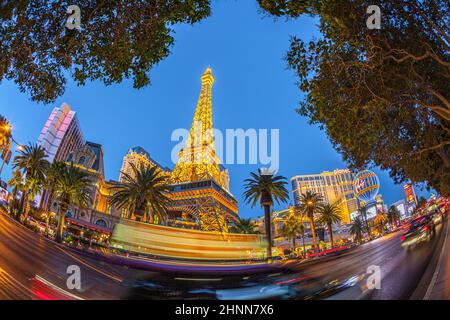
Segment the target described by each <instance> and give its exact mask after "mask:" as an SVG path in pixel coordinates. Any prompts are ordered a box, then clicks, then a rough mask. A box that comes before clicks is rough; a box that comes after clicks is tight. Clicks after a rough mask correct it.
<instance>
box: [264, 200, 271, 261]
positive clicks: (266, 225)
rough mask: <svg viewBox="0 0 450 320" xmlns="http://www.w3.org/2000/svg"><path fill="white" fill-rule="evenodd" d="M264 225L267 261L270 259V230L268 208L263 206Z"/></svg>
mask: <svg viewBox="0 0 450 320" xmlns="http://www.w3.org/2000/svg"><path fill="white" fill-rule="evenodd" d="M264 225H265V229H266V239H267V259H268V260H270V259H272V229H271V227H270V206H269V205H264Z"/></svg>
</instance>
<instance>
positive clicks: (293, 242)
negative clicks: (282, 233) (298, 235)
mask: <svg viewBox="0 0 450 320" xmlns="http://www.w3.org/2000/svg"><path fill="white" fill-rule="evenodd" d="M292 246H293V249H294V251H295V237H293V238H292Z"/></svg>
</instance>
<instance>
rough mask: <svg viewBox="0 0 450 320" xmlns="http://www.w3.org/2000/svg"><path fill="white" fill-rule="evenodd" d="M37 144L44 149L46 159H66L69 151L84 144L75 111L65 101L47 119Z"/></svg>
mask: <svg viewBox="0 0 450 320" xmlns="http://www.w3.org/2000/svg"><path fill="white" fill-rule="evenodd" d="M37 144H38V145H39V146H41V147H43V148H44V149H45V151H46V152H47V155H48V161H50V162H53V161H66V160H67V157H68V156H69V154H70V152H72V151H74V150H76V149H78V148H80V147H82V146H83V145H84V144H85V140H84V137H83V133H82V132H81V128H80V124H79V122H78V118H77V115H76V113H75V111H72V110H71V109H70V107H69V105H67V104H66V103H63V104H62V105H61V107H59V108H58V107H56V108H54V109H53V112H52V113H51V114H50V117H49V118H48V119H47V122H46V123H45V126H44V128H43V129H42V131H41V134H40V135H39V139H38V141H37Z"/></svg>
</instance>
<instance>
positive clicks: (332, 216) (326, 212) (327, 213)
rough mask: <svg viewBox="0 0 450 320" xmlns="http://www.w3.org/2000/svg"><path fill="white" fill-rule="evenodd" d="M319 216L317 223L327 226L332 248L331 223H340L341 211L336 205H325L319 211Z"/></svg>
mask: <svg viewBox="0 0 450 320" xmlns="http://www.w3.org/2000/svg"><path fill="white" fill-rule="evenodd" d="M319 213H320V215H319V218H318V219H317V222H318V223H320V224H323V225H325V226H327V228H328V234H329V235H330V241H331V247H332V248H333V246H334V241H333V223H338V222H340V221H341V209H340V208H339V206H338V204H337V203H333V204H331V205H330V204H325V205H324V206H323V207H322V208H321V210H320V211H319Z"/></svg>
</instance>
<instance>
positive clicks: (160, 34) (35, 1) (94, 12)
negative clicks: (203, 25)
mask: <svg viewBox="0 0 450 320" xmlns="http://www.w3.org/2000/svg"><path fill="white" fill-rule="evenodd" d="M70 5H78V6H79V7H80V9H81V29H79V30H77V29H74V30H69V29H68V28H66V22H67V19H68V18H69V16H70V14H68V13H67V12H66V11H67V8H68V6H70ZM209 15H210V0H118V1H111V0H104V1H101V0H77V1H71V0H68V1H57V0H28V1H27V0H20V1H18V0H11V1H10V0H0V81H2V80H3V79H7V80H11V81H14V82H15V83H16V84H17V85H18V87H19V88H20V90H21V92H27V93H29V94H30V95H31V98H32V100H34V101H40V102H44V103H50V102H52V101H54V100H55V99H56V98H57V97H58V96H60V95H62V94H63V93H64V88H65V85H66V81H67V79H66V76H68V75H70V76H71V77H72V78H73V79H74V80H75V81H76V83H77V84H78V85H83V84H84V83H85V82H86V80H91V81H92V80H101V81H103V82H104V83H105V84H106V85H110V84H113V83H119V82H121V81H122V80H123V79H125V78H132V79H133V82H134V87H135V88H142V87H144V86H146V85H148V84H149V83H150V79H149V71H150V70H151V68H152V67H153V66H154V65H156V64H157V63H158V62H160V61H161V60H162V59H164V58H166V57H167V56H168V55H169V53H170V47H171V46H172V44H173V42H174V39H173V37H172V35H173V29H172V26H173V25H175V24H177V23H188V24H193V23H196V22H198V21H200V20H202V19H203V18H205V17H208V16H209Z"/></svg>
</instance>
